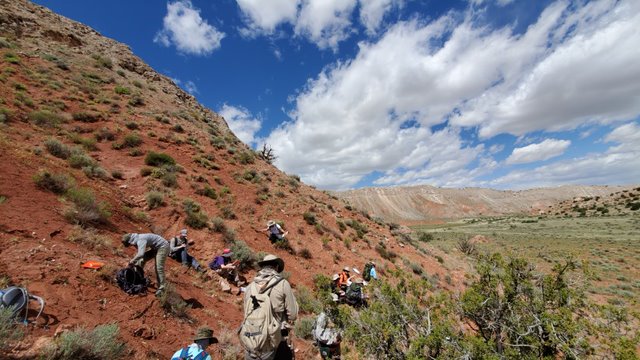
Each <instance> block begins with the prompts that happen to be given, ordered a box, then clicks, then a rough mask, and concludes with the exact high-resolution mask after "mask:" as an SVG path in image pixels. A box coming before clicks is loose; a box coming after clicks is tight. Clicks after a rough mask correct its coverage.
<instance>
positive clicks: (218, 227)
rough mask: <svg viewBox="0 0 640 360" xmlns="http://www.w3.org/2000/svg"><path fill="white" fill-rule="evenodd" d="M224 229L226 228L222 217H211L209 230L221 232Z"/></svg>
mask: <svg viewBox="0 0 640 360" xmlns="http://www.w3.org/2000/svg"><path fill="white" fill-rule="evenodd" d="M226 229H227V225H226V224H225V222H224V220H223V219H222V218H219V217H214V218H212V219H211V230H213V231H215V232H217V233H222V232H223V231H225V230H226Z"/></svg>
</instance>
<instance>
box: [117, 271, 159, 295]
mask: <svg viewBox="0 0 640 360" xmlns="http://www.w3.org/2000/svg"><path fill="white" fill-rule="evenodd" d="M116 282H117V283H118V286H119V287H120V289H122V291H124V292H126V293H127V294H129V295H136V294H146V293H147V286H149V284H150V283H151V280H150V279H149V278H148V277H145V276H144V270H143V269H142V267H140V266H138V265H133V266H128V267H126V268H123V269H120V270H118V272H117V273H116Z"/></svg>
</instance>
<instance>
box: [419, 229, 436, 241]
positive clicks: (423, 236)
mask: <svg viewBox="0 0 640 360" xmlns="http://www.w3.org/2000/svg"><path fill="white" fill-rule="evenodd" d="M418 240H419V241H422V242H429V241H432V240H433V234H431V233H428V232H424V231H421V232H419V233H418Z"/></svg>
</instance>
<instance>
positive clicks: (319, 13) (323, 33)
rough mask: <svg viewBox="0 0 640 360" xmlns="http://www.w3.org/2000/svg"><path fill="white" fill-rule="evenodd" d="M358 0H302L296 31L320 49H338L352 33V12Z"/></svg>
mask: <svg viewBox="0 0 640 360" xmlns="http://www.w3.org/2000/svg"><path fill="white" fill-rule="evenodd" d="M356 4H357V0H302V8H301V10H300V14H299V16H298V19H297V21H296V25H295V33H296V34H297V35H301V36H305V37H307V38H309V40H311V41H312V42H314V43H315V44H316V45H318V47H319V48H320V49H326V48H331V49H333V50H334V51H335V50H337V46H338V43H339V42H340V41H342V40H345V39H347V38H348V37H349V36H350V33H351V19H350V17H351V14H352V13H353V10H354V8H355V6H356Z"/></svg>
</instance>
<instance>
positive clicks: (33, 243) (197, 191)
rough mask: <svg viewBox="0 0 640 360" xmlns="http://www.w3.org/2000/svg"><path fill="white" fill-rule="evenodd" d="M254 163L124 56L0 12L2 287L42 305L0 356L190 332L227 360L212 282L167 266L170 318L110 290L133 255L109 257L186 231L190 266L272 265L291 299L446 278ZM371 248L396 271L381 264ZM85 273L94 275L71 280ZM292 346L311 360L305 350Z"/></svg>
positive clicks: (54, 26)
mask: <svg viewBox="0 0 640 360" xmlns="http://www.w3.org/2000/svg"><path fill="white" fill-rule="evenodd" d="M259 155H260V154H259V153H257V152H255V151H253V150H251V149H250V148H248V147H247V146H245V145H244V144H243V143H241V142H240V141H239V140H238V139H237V138H236V137H235V136H234V135H233V133H231V132H230V130H229V128H228V127H227V125H226V123H225V121H224V119H223V118H221V117H220V116H219V115H217V114H215V113H213V112H212V111H210V110H209V109H206V108H204V107H203V106H201V105H200V104H198V102H197V101H196V99H194V98H193V97H192V96H191V95H189V94H187V93H185V92H184V91H182V90H181V89H180V88H178V87H177V86H176V85H175V84H174V83H173V82H172V81H171V80H170V79H168V78H167V77H165V76H163V75H160V74H158V73H157V72H155V71H154V70H153V69H151V68H150V67H149V66H147V65H146V64H145V63H144V62H143V61H142V60H141V59H139V58H138V57H136V56H135V55H133V54H132V53H131V51H130V49H129V48H127V46H125V45H122V44H119V43H117V42H115V41H113V40H110V39H107V38H104V37H103V36H101V35H100V34H99V33H97V32H96V31H94V30H92V29H91V28H89V27H87V26H84V25H81V24H78V23H76V22H73V21H71V20H69V19H66V18H63V17H61V16H58V15H56V14H53V13H52V12H50V11H49V10H47V9H45V8H43V7H40V6H37V5H34V4H32V3H29V2H27V1H25V0H13V1H0V158H1V159H2V161H1V162H0V213H1V214H2V216H0V287H4V286H6V285H8V284H21V285H24V286H28V288H29V290H30V291H31V292H33V293H35V294H38V295H41V296H43V297H44V298H45V299H46V301H47V308H46V310H45V316H43V317H42V318H41V319H40V320H39V321H38V323H37V324H35V325H30V326H29V327H28V328H27V329H26V330H27V331H26V337H25V339H24V340H23V342H21V343H20V344H15V345H12V346H11V348H10V350H9V352H8V354H5V357H10V358H29V357H30V356H31V357H33V356H35V355H36V354H38V352H40V351H42V348H43V346H46V345H47V344H49V343H51V341H52V337H53V335H54V333H60V332H63V331H66V330H68V329H73V328H75V327H76V326H85V327H87V328H89V329H91V328H93V327H94V326H96V325H99V324H106V323H114V322H115V323H117V324H119V327H120V337H121V338H122V339H123V340H125V341H126V342H127V343H128V345H129V349H130V351H131V357H132V358H137V359H156V358H157V359H166V358H168V357H169V356H170V355H171V354H172V352H173V351H175V350H176V349H178V348H179V347H180V346H182V345H184V344H185V342H186V341H189V339H190V338H191V334H193V333H194V330H195V329H196V328H197V327H198V326H200V325H203V324H208V325H209V326H211V327H212V328H213V329H214V331H215V332H216V334H219V335H221V340H222V344H221V345H220V346H218V347H217V348H216V349H217V350H216V349H214V350H215V354H214V355H215V356H214V358H216V359H221V358H223V356H226V358H229V356H232V355H233V354H234V353H237V352H238V351H239V348H238V345H237V344H238V343H237V340H236V337H235V335H234V330H235V328H236V327H237V326H238V325H239V324H240V321H241V305H240V300H239V299H240V298H239V297H236V296H234V295H232V294H227V293H222V292H221V291H220V288H219V286H218V278H217V277H216V276H215V275H211V274H210V278H209V277H200V276H196V275H195V274H194V273H192V272H187V271H185V269H184V268H183V267H181V266H180V265H179V264H177V263H176V262H175V261H173V260H168V265H167V266H168V279H169V281H170V282H171V283H172V284H173V286H174V287H175V290H176V292H177V293H178V294H179V295H180V297H181V299H182V301H183V304H188V307H187V309H186V311H184V312H183V314H182V316H178V317H176V316H174V315H171V314H168V313H167V311H166V310H165V309H163V307H162V306H161V304H160V303H159V300H157V299H155V298H154V296H152V295H150V296H146V297H129V296H127V295H126V294H124V293H123V292H121V291H120V290H119V289H118V288H117V287H116V286H115V285H114V283H113V275H114V272H115V270H116V269H117V268H119V267H122V266H124V265H125V264H126V263H127V261H128V259H130V258H131V257H132V256H133V250H132V249H126V250H125V249H122V248H121V247H120V246H119V239H120V238H121V236H122V234H124V233H127V232H140V233H142V232H155V233H158V234H161V235H163V236H164V237H166V238H170V237H172V236H174V235H175V234H176V233H177V232H178V231H179V230H180V229H182V228H188V229H189V235H190V237H191V238H192V239H193V240H195V245H194V246H192V247H191V248H190V252H191V253H192V254H193V255H194V256H195V257H196V258H198V259H200V261H201V262H208V261H209V260H210V259H212V257H213V256H214V255H215V254H217V253H220V252H221V251H222V249H224V248H227V247H232V248H233V249H234V250H235V251H236V252H243V253H244V254H245V255H247V256H249V255H253V256H257V255H258V254H260V253H266V252H270V253H276V254H278V255H279V256H281V257H282V258H283V259H284V260H285V262H286V269H285V271H286V275H288V276H289V280H290V281H291V283H292V285H293V286H294V288H296V289H297V290H300V289H302V288H303V287H307V288H309V287H312V284H313V277H314V275H316V274H326V275H330V274H332V273H334V272H337V271H338V269H340V268H342V266H344V265H349V266H354V267H358V268H360V269H362V266H363V264H364V261H365V260H366V259H369V258H371V259H376V260H377V261H378V263H379V264H380V265H379V266H380V268H381V270H382V271H384V269H385V268H386V269H392V268H396V267H406V266H407V264H411V265H412V266H416V264H418V265H419V266H421V267H423V268H424V269H425V270H426V271H427V272H428V273H429V274H432V275H440V274H441V275H442V276H441V277H440V278H444V271H445V270H444V268H443V267H442V265H440V264H439V263H438V261H436V259H435V257H432V256H427V255H423V254H421V253H419V252H417V251H415V250H414V249H413V248H412V247H402V246H401V244H400V243H398V241H397V240H396V239H395V238H394V236H393V235H392V234H391V233H390V232H389V227H388V226H387V225H386V224H385V223H383V222H377V223H376V222H373V221H371V220H370V219H369V218H368V217H366V216H364V215H363V214H361V213H360V212H357V211H353V210H351V209H350V207H345V205H344V203H342V202H341V201H340V200H338V198H336V197H334V196H331V195H330V194H328V193H323V192H319V191H317V190H315V189H314V188H312V187H309V186H307V185H305V184H303V183H301V182H300V179H299V178H298V177H297V176H295V175H287V174H284V173H282V172H280V171H278V170H277V169H276V168H275V167H273V166H272V165H270V164H269V163H268V162H267V161H265V160H264V159H262V158H261V157H260V156H259ZM269 219H275V220H277V221H279V222H281V223H282V224H283V226H284V227H285V229H286V230H288V231H289V239H290V240H289V241H290V246H291V248H289V249H286V248H285V249H282V248H274V246H273V245H272V244H271V243H270V242H269V241H268V239H267V237H266V235H265V233H264V232H263V231H262V230H261V229H263V228H264V227H265V223H266V221H267V220H269ZM376 249H377V250H376ZM380 249H387V251H395V252H397V253H399V254H400V255H401V257H402V258H403V259H404V260H405V261H398V262H397V264H396V263H392V262H390V261H387V260H384V259H382V258H381V256H380V254H381V253H382V251H381V250H380ZM439 257H444V258H447V255H446V254H439ZM94 259H97V260H102V261H104V262H106V263H107V265H106V266H105V267H104V268H103V269H101V270H100V271H97V272H96V271H94V270H83V269H82V268H81V267H80V264H81V263H82V262H84V261H86V260H94ZM440 260H441V259H440ZM147 270H148V271H150V272H151V275H152V276H153V270H152V265H148V267H147ZM408 271H411V270H408ZM245 275H246V276H247V277H248V278H252V276H253V270H251V269H249V270H247V273H246V274H245ZM454 275H455V274H454ZM453 278H454V285H455V279H456V278H458V279H459V278H461V277H460V276H457V277H456V276H454V277H453ZM443 286H449V285H447V284H443ZM183 310H184V309H183ZM303 316H305V315H304V314H303ZM296 343H297V344H298V347H299V351H300V352H299V354H300V356H301V358H311V355H310V354H311V353H314V350H313V349H312V348H311V345H310V343H309V342H307V341H303V340H298V341H297V342H296Z"/></svg>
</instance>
